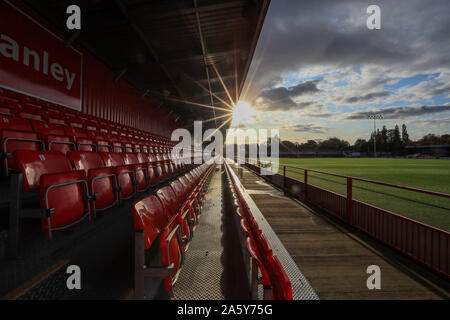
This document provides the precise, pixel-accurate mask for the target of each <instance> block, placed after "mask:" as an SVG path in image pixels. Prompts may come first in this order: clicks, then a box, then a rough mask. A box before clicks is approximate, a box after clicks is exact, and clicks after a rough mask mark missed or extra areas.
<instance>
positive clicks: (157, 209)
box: [132, 195, 169, 250]
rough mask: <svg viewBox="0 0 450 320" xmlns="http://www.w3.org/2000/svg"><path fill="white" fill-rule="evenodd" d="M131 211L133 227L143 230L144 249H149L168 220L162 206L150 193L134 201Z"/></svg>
mask: <svg viewBox="0 0 450 320" xmlns="http://www.w3.org/2000/svg"><path fill="white" fill-rule="evenodd" d="M132 213H133V221H134V229H135V230H136V231H140V230H142V231H144V233H145V249H146V250H147V249H150V247H151V246H152V244H153V243H154V241H155V240H156V238H157V237H158V236H159V235H160V234H161V233H162V232H164V228H165V227H166V226H167V224H168V222H169V220H168V218H167V215H166V214H165V212H164V207H163V205H162V203H161V201H160V200H159V198H158V197H157V196H155V195H150V196H147V197H145V198H143V199H141V200H139V201H137V202H135V203H134V204H133V206H132Z"/></svg>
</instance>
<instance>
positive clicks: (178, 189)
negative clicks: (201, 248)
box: [170, 180, 195, 240]
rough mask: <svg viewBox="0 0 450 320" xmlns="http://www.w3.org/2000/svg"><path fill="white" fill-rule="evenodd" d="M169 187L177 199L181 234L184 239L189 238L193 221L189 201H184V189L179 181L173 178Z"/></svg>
mask: <svg viewBox="0 0 450 320" xmlns="http://www.w3.org/2000/svg"><path fill="white" fill-rule="evenodd" d="M170 187H171V188H172V190H173V192H174V193H175V196H176V200H177V207H178V208H180V210H181V211H180V219H181V221H180V224H181V235H182V236H183V237H184V238H185V239H189V240H190V239H191V232H192V229H193V226H194V222H195V213H194V210H193V208H192V207H191V205H190V203H189V201H186V200H187V198H186V194H185V189H184V187H183V185H182V184H181V182H180V181H178V180H175V181H172V182H171V183H170Z"/></svg>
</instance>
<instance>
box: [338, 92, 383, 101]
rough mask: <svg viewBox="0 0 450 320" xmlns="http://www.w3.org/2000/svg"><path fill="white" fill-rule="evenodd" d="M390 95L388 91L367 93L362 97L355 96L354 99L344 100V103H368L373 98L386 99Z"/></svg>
mask: <svg viewBox="0 0 450 320" xmlns="http://www.w3.org/2000/svg"><path fill="white" fill-rule="evenodd" d="M390 94H391V93H390V92H389V91H381V92H373V93H368V94H365V95H362V96H355V97H350V98H347V99H345V102H347V103H356V102H361V101H368V100H372V99H375V98H382V97H387V96H388V95H390Z"/></svg>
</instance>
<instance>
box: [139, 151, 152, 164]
mask: <svg viewBox="0 0 450 320" xmlns="http://www.w3.org/2000/svg"><path fill="white" fill-rule="evenodd" d="M136 157H137V159H138V162H139V163H148V162H150V161H149V159H148V155H147V154H146V153H143V152H138V153H136Z"/></svg>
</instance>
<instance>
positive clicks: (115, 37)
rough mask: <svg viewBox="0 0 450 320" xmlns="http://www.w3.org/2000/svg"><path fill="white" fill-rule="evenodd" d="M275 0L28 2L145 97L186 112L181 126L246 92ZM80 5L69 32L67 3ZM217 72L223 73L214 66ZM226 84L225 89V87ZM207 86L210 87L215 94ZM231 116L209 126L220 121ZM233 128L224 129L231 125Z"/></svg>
mask: <svg viewBox="0 0 450 320" xmlns="http://www.w3.org/2000/svg"><path fill="white" fill-rule="evenodd" d="M269 2H270V1H269V0H264V1H254V0H238V1H231V0H176V1H175V0H170V1H147V0H114V1H106V0H97V1H85V0H78V1H68V0H41V1H31V0H27V1H25V3H27V4H28V5H29V6H30V7H32V8H33V9H34V10H36V11H37V12H38V13H39V14H41V15H42V16H43V17H44V18H46V19H47V20H48V21H50V22H51V23H52V24H53V25H55V26H56V27H57V28H58V29H59V30H61V31H65V34H66V44H67V45H70V44H71V43H76V44H79V45H81V46H83V47H85V48H86V49H87V50H89V51H90V52H91V53H93V54H94V55H95V56H96V57H97V58H99V59H100V60H101V61H102V62H103V63H105V64H106V65H107V66H108V67H109V68H110V69H112V70H113V71H114V72H115V74H116V79H119V78H123V79H125V80H126V81H127V82H129V83H130V84H131V85H133V86H134V87H136V88H137V89H139V90H141V91H142V94H143V96H146V97H148V98H150V99H152V100H155V101H157V102H158V103H159V104H160V105H161V107H163V108H166V110H168V111H169V112H170V111H172V112H173V113H174V114H175V115H176V116H179V117H180V120H181V123H183V124H185V125H186V126H189V125H192V123H193V120H194V119H195V120H198V119H203V120H204V119H210V118H213V117H214V116H219V115H223V114H224V113H225V112H226V111H224V110H214V109H211V108H202V107H200V106H199V105H195V104H186V103H182V102H178V101H174V100H172V98H175V97H181V98H182V99H183V100H189V101H192V102H194V103H197V104H205V105H211V102H212V103H213V105H214V106H217V107H221V108H226V104H225V103H224V102H227V103H228V102H229V100H230V98H231V99H233V100H235V99H236V97H237V96H238V95H239V93H240V91H241V90H242V86H243V83H244V81H245V78H246V74H247V72H248V69H249V67H250V62H251V60H252V56H253V52H254V50H255V47H256V43H257V39H258V36H259V33H260V30H261V28H262V23H263V21H264V17H265V14H266V12H267V9H268V6H269ZM72 4H78V5H79V6H80V8H81V11H82V30H81V32H69V31H68V30H67V29H66V17H67V14H66V13H65V12H66V8H67V7H68V6H69V5H72ZM216 70H217V71H216ZM219 75H220V76H221V79H222V80H223V83H224V85H225V86H226V88H228V91H229V93H228V94H227V92H226V90H225V89H224V85H222V83H221V79H220V77H219ZM209 88H211V92H212V93H213V94H210V91H209ZM225 120H226V118H219V119H217V120H216V121H210V122H208V123H205V124H204V128H208V127H216V126H220V124H221V123H222V122H223V121H225ZM227 127H228V126H224V128H227Z"/></svg>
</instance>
